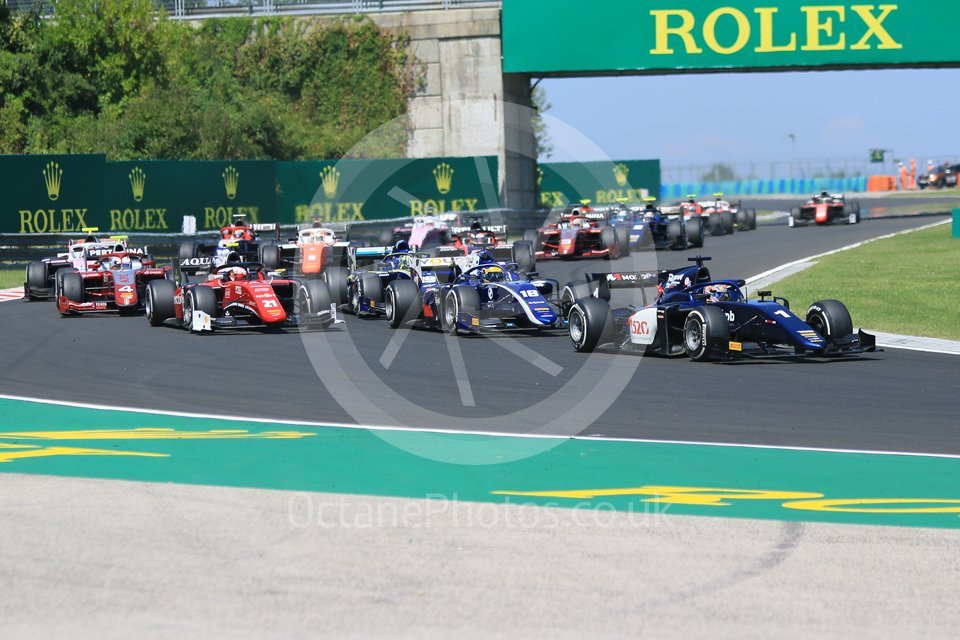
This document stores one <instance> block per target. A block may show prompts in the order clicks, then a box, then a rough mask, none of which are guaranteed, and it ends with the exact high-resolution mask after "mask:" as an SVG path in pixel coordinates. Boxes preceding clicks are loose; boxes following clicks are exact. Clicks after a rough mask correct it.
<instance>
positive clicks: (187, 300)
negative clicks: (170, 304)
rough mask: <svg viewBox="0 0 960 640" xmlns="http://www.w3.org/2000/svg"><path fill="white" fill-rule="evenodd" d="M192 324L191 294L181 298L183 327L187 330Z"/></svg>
mask: <svg viewBox="0 0 960 640" xmlns="http://www.w3.org/2000/svg"><path fill="white" fill-rule="evenodd" d="M192 324H193V293H192V292H188V293H187V295H185V296H183V326H184V327H186V328H187V329H189V328H190V326H191V325H192Z"/></svg>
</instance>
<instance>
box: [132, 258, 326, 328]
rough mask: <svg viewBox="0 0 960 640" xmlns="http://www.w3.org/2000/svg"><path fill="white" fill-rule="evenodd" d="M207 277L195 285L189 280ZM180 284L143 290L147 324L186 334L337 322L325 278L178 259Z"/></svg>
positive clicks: (161, 282) (249, 264)
mask: <svg viewBox="0 0 960 640" xmlns="http://www.w3.org/2000/svg"><path fill="white" fill-rule="evenodd" d="M193 274H196V275H200V274H203V275H205V277H204V278H202V279H200V280H199V281H197V282H192V281H191V280H190V276H191V275H193ZM178 280H179V282H177V283H174V282H173V281H171V280H157V281H155V282H151V283H150V286H148V287H147V295H146V308H147V320H148V321H149V322H150V324H151V325H153V326H159V325H162V324H167V323H170V324H175V325H176V326H179V327H182V328H184V329H187V330H189V331H197V332H200V331H214V330H216V329H248V328H276V327H297V326H310V327H317V328H323V329H325V328H327V327H329V326H330V325H332V324H334V323H337V322H342V321H338V320H337V315H336V308H335V307H334V305H333V304H332V300H331V299H330V290H329V289H328V288H327V283H326V282H324V281H323V280H312V279H311V280H307V279H299V278H282V277H274V274H268V273H264V267H263V264H261V263H259V262H233V263H226V264H223V265H220V266H216V267H214V266H213V261H212V260H211V259H210V258H185V259H183V260H181V261H180V276H179V278H178Z"/></svg>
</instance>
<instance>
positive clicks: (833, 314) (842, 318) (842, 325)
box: [807, 300, 853, 342]
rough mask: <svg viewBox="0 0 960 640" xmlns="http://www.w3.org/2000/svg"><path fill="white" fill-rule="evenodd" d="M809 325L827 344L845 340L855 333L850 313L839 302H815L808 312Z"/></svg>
mask: <svg viewBox="0 0 960 640" xmlns="http://www.w3.org/2000/svg"><path fill="white" fill-rule="evenodd" d="M807 324H809V325H810V328H811V329H813V330H814V331H816V332H817V333H819V334H820V335H821V336H823V339H824V340H826V341H827V342H833V341H835V340H837V339H839V338H845V337H846V336H848V335H850V334H851V333H853V320H852V319H851V318H850V312H849V311H848V310H847V307H846V306H845V305H844V304H843V303H842V302H840V301H839V300H819V301H817V302H814V303H813V304H812V305H810V308H809V309H808V310H807Z"/></svg>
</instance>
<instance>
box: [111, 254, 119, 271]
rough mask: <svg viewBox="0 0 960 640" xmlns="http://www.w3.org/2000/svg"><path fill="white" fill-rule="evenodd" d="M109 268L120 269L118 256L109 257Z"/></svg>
mask: <svg viewBox="0 0 960 640" xmlns="http://www.w3.org/2000/svg"><path fill="white" fill-rule="evenodd" d="M110 268H111V269H113V270H114V271H117V270H119V269H120V259H119V258H116V257H113V258H110Z"/></svg>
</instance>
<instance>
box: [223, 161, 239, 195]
mask: <svg viewBox="0 0 960 640" xmlns="http://www.w3.org/2000/svg"><path fill="white" fill-rule="evenodd" d="M239 181H240V174H239V173H238V172H237V170H236V169H234V168H233V165H231V166H229V167H227V168H226V169H224V170H223V188H224V189H226V191H227V198H229V199H230V200H233V199H234V198H236V197H237V183H238V182H239Z"/></svg>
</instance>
